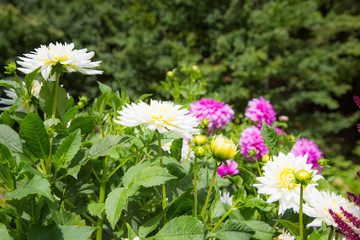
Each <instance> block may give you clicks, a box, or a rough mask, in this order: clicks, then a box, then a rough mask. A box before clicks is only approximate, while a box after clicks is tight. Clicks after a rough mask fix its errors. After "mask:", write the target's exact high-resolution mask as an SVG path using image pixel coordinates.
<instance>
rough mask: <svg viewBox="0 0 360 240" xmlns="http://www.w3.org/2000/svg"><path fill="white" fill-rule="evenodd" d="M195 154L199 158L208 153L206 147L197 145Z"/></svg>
mask: <svg viewBox="0 0 360 240" xmlns="http://www.w3.org/2000/svg"><path fill="white" fill-rule="evenodd" d="M194 154H195V156H196V157H199V158H201V157H204V156H205V154H206V151H205V148H203V147H202V146H197V147H196V148H195V149H194Z"/></svg>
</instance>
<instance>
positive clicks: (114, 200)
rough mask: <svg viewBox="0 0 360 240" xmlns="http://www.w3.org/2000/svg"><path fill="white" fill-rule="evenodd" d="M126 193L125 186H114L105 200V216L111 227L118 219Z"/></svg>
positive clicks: (113, 227)
mask: <svg viewBox="0 0 360 240" xmlns="http://www.w3.org/2000/svg"><path fill="white" fill-rule="evenodd" d="M126 199H127V194H126V189H125V188H115V189H114V190H112V191H111V192H110V193H109V195H108V197H107V198H106V201H105V210H106V217H107V219H108V220H109V223H110V225H111V227H112V229H115V225H116V223H117V222H118V221H119V219H120V215H121V212H122V210H123V208H124V205H125V203H126Z"/></svg>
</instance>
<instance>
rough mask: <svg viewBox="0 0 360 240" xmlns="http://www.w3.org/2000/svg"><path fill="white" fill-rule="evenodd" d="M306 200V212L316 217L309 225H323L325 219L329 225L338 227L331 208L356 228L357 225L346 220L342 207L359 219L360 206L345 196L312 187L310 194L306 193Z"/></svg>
mask: <svg viewBox="0 0 360 240" xmlns="http://www.w3.org/2000/svg"><path fill="white" fill-rule="evenodd" d="M304 200H305V201H306V204H305V205H304V213H305V214H306V215H308V216H309V217H313V218H315V219H314V221H312V222H311V223H309V224H308V225H307V226H308V227H311V226H314V227H321V224H322V221H324V222H325V224H326V225H328V226H329V225H332V226H335V227H337V224H336V223H335V221H334V218H333V217H332V216H331V214H330V213H329V209H331V210H332V211H333V212H334V213H335V214H336V215H338V216H339V217H340V218H342V219H343V220H344V221H345V222H347V223H348V224H350V225H351V227H352V228H353V229H355V227H354V226H352V224H351V223H350V222H349V221H347V220H346V218H345V216H344V214H343V212H342V211H341V209H340V207H342V208H343V210H345V211H347V212H349V213H351V214H352V215H353V216H355V217H357V218H358V219H359V218H360V209H359V207H357V206H356V205H355V204H354V203H352V202H350V201H348V200H346V199H345V198H344V197H343V196H340V195H336V194H335V193H334V192H329V191H319V190H317V189H316V188H312V189H310V191H309V192H308V194H306V195H304ZM358 230H359V229H357V231H358Z"/></svg>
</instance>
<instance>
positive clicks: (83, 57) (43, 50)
mask: <svg viewBox="0 0 360 240" xmlns="http://www.w3.org/2000/svg"><path fill="white" fill-rule="evenodd" d="M73 48H74V44H73V43H70V44H68V43H65V44H61V43H58V42H57V43H56V44H53V43H50V44H49V46H48V47H47V46H45V45H41V46H40V47H39V48H36V49H35V51H32V52H30V53H27V54H24V56H25V57H19V58H20V60H21V61H17V63H18V64H19V65H21V66H22V67H21V68H18V69H19V70H20V71H22V72H23V73H25V74H28V73H31V72H33V71H34V70H35V69H37V68H39V67H40V72H41V75H42V76H43V78H44V79H45V80H48V79H49V77H50V73H51V69H52V67H53V66H55V65H56V64H57V63H60V64H62V65H63V67H64V68H65V69H66V70H67V71H68V72H81V73H83V74H87V75H94V74H102V71H99V70H93V69H91V68H94V67H97V66H99V65H100V61H97V62H91V61H90V59H91V58H92V57H93V56H94V52H88V53H87V52H86V51H87V49H86V48H84V49H80V50H73Z"/></svg>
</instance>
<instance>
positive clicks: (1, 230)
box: [0, 223, 11, 240]
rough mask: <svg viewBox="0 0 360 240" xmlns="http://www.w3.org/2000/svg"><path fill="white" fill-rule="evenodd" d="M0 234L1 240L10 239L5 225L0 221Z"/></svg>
mask: <svg viewBox="0 0 360 240" xmlns="http://www.w3.org/2000/svg"><path fill="white" fill-rule="evenodd" d="M0 236H1V239H2V240H10V239H11V238H10V236H9V233H8V231H7V229H6V226H5V225H4V224H2V223H0Z"/></svg>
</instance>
